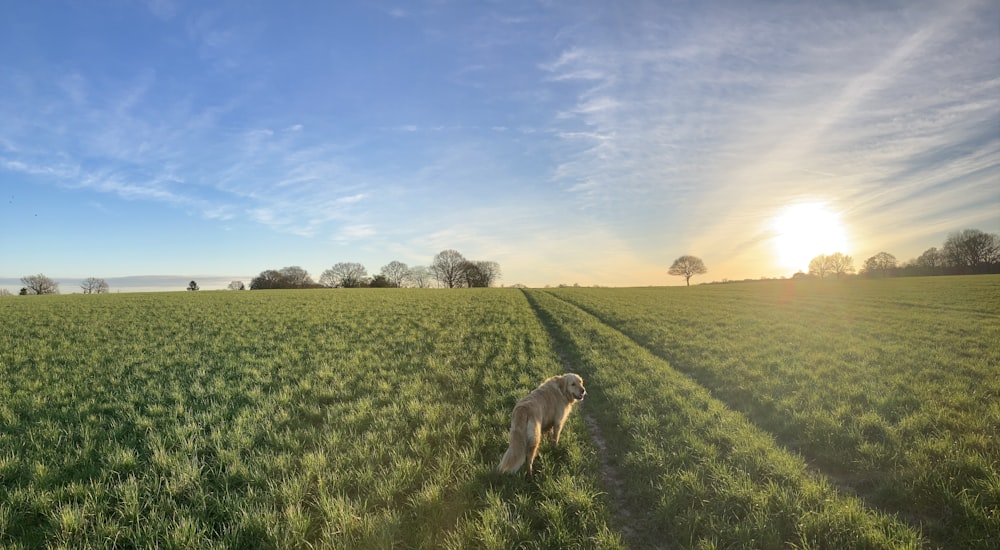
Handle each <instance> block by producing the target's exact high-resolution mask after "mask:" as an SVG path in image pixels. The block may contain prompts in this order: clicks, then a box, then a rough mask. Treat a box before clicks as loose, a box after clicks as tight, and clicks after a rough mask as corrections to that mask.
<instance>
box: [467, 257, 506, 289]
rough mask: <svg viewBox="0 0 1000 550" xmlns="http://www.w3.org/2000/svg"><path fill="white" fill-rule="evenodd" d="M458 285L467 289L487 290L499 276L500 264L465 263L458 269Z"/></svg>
mask: <svg viewBox="0 0 1000 550" xmlns="http://www.w3.org/2000/svg"><path fill="white" fill-rule="evenodd" d="M459 272H460V275H459V283H460V284H459V285H458V286H466V287H469V288H489V287H491V286H493V283H495V282H496V280H497V279H498V278H499V276H500V264H498V263H496V262H470V261H465V262H463V263H462V265H461V267H460V270H459Z"/></svg>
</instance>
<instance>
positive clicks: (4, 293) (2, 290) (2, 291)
mask: <svg viewBox="0 0 1000 550" xmlns="http://www.w3.org/2000/svg"><path fill="white" fill-rule="evenodd" d="M13 295H14V294H13V293H12V292H11V291H9V290H7V289H6V288H0V296H13Z"/></svg>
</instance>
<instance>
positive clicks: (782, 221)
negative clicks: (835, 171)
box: [770, 201, 849, 271]
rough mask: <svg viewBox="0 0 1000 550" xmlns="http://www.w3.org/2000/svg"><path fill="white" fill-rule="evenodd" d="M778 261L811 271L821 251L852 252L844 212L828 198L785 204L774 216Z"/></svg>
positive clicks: (775, 246)
mask: <svg viewBox="0 0 1000 550" xmlns="http://www.w3.org/2000/svg"><path fill="white" fill-rule="evenodd" d="M770 230H771V232H772V234H773V235H774V238H773V241H772V242H773V246H774V253H775V257H776V260H777V263H778V264H779V265H780V266H781V267H783V268H785V269H789V270H793V271H808V269H809V261H810V260H812V259H813V258H815V257H816V256H819V255H821V254H833V253H834V252H841V253H844V254H847V253H848V250H847V249H848V244H849V243H848V239H847V230H846V229H845V227H844V224H843V222H842V221H841V218H840V215H839V214H838V213H837V212H836V211H835V210H834V209H833V208H831V207H830V205H829V204H827V203H825V202H818V201H817V202H800V203H795V204H790V205H787V206H785V207H784V208H782V209H781V210H780V211H779V212H778V213H777V214H776V215H775V216H774V218H772V220H771V224H770Z"/></svg>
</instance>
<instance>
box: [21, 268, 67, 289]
mask: <svg viewBox="0 0 1000 550" xmlns="http://www.w3.org/2000/svg"><path fill="white" fill-rule="evenodd" d="M21 283H22V284H24V288H25V290H26V291H27V293H28V294H59V283H57V282H55V281H53V280H52V279H49V278H48V277H46V276H45V275H42V274H41V273H39V274H38V275H27V276H25V277H21Z"/></svg>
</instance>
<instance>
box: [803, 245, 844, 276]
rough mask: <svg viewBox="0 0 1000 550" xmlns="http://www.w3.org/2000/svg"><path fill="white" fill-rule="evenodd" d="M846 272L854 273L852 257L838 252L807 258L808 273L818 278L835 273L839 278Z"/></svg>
mask: <svg viewBox="0 0 1000 550" xmlns="http://www.w3.org/2000/svg"><path fill="white" fill-rule="evenodd" d="M848 273H854V259H853V258H851V257H850V256H847V255H844V254H841V253H840V252H834V253H833V254H830V255H829V256H828V255H826V254H820V255H819V256H816V257H815V258H813V259H812V260H809V274H810V275H814V276H817V277H819V278H820V279H825V278H826V277H827V276H828V275H835V276H836V277H837V278H838V279H839V278H840V277H842V276H843V275H846V274H848Z"/></svg>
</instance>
